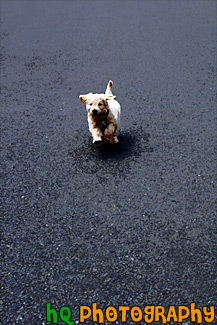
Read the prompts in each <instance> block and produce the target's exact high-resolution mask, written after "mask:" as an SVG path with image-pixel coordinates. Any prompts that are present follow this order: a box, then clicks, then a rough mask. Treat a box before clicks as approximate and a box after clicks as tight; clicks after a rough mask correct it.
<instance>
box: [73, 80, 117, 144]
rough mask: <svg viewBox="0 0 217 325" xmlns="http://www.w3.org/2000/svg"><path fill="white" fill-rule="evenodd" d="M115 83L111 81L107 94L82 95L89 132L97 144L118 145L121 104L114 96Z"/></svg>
mask: <svg viewBox="0 0 217 325" xmlns="http://www.w3.org/2000/svg"><path fill="white" fill-rule="evenodd" d="M112 86H113V82H112V81H111V80H110V81H109V83H108V85H107V88H106V91H105V94H92V93H89V94H86V95H80V96H79V98H80V100H81V102H82V103H85V102H86V109H87V119H88V124H89V130H90V132H91V133H92V136H93V143H95V142H100V141H103V142H109V143H117V142H118V138H117V129H118V123H119V118H120V113H121V107H120V104H119V103H118V102H117V101H116V100H115V97H116V96H114V95H113V94H112Z"/></svg>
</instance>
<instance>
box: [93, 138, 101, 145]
mask: <svg viewBox="0 0 217 325" xmlns="http://www.w3.org/2000/svg"><path fill="white" fill-rule="evenodd" d="M100 142H102V138H96V139H93V143H95V144H97V143H100Z"/></svg>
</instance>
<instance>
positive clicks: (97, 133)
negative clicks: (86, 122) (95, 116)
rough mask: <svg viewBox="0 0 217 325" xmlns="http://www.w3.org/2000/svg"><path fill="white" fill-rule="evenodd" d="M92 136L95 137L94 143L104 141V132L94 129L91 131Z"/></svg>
mask: <svg viewBox="0 0 217 325" xmlns="http://www.w3.org/2000/svg"><path fill="white" fill-rule="evenodd" d="M91 133H92V136H93V143H95V142H98V141H102V132H101V130H99V129H98V128H93V129H92V130H91Z"/></svg>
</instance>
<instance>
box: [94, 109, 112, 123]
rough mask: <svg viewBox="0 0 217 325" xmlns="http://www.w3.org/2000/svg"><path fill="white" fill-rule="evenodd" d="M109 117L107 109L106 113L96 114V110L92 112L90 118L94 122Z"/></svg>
mask: <svg viewBox="0 0 217 325" xmlns="http://www.w3.org/2000/svg"><path fill="white" fill-rule="evenodd" d="M108 115H109V110H108V109H107V111H106V113H98V112H97V110H96V109H94V110H93V111H92V118H93V119H94V120H96V121H98V120H101V121H103V120H106V119H107V116H108Z"/></svg>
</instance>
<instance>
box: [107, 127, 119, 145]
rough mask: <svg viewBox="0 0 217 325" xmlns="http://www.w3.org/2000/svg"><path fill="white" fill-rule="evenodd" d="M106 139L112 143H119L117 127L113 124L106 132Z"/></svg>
mask: <svg viewBox="0 0 217 325" xmlns="http://www.w3.org/2000/svg"><path fill="white" fill-rule="evenodd" d="M104 137H105V138H106V140H108V141H109V142H110V143H118V142H119V141H118V138H117V125H116V124H113V123H111V124H109V125H108V126H107V128H106V129H105V131H104Z"/></svg>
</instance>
